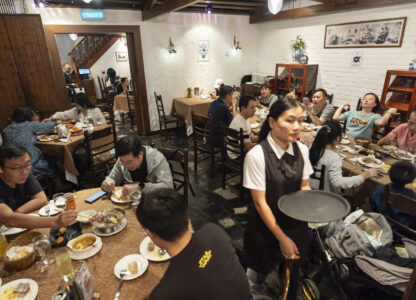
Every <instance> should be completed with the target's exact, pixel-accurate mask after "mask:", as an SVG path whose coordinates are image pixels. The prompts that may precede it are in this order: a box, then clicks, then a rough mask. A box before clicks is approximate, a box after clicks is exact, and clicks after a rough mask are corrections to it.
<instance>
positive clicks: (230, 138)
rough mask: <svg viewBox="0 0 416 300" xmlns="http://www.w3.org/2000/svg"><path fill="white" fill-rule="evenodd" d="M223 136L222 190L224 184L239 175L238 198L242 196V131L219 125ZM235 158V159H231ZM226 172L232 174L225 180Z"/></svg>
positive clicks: (243, 154) (243, 152)
mask: <svg viewBox="0 0 416 300" xmlns="http://www.w3.org/2000/svg"><path fill="white" fill-rule="evenodd" d="M221 129H222V136H223V147H222V188H223V189H225V182H226V181H227V180H228V179H231V178H233V177H235V176H237V175H240V196H241V197H242V196H243V191H244V188H243V166H244V157H245V151H244V136H243V129H241V128H240V131H237V130H234V129H232V128H229V127H227V126H224V125H221ZM230 154H231V156H232V157H236V158H232V157H231V156H230ZM227 171H230V173H232V174H234V175H233V176H230V177H229V178H226V173H227Z"/></svg>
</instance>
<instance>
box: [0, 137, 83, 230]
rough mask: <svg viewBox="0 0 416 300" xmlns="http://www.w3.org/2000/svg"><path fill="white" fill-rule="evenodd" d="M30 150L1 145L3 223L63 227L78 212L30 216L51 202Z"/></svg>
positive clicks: (0, 219) (0, 206)
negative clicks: (33, 168)
mask: <svg viewBox="0 0 416 300" xmlns="http://www.w3.org/2000/svg"><path fill="white" fill-rule="evenodd" d="M31 168H32V164H31V162H30V155H29V152H28V151H27V150H26V149H25V148H23V147H21V146H18V145H14V144H8V145H4V146H2V147H0V224H3V225H5V226H7V227H21V228H43V227H62V226H68V225H71V224H73V223H74V222H75V220H76V217H77V213H76V212H75V211H64V212H62V213H61V214H59V215H58V216H54V217H47V218H46V217H39V216H31V215H28V214H29V213H31V212H34V211H36V210H38V209H40V208H42V207H43V206H45V205H47V204H48V200H47V198H46V195H45V192H44V191H43V190H42V187H41V186H40V184H39V182H38V181H37V180H36V179H35V177H34V176H33V174H32V172H31Z"/></svg>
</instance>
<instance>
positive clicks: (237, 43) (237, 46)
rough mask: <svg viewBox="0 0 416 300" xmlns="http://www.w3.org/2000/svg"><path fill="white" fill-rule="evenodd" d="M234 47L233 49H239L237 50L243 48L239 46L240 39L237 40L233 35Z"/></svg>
mask: <svg viewBox="0 0 416 300" xmlns="http://www.w3.org/2000/svg"><path fill="white" fill-rule="evenodd" d="M234 49H235V50H237V51H239V50H242V49H243V48H241V46H240V41H237V39H236V38H235V36H234Z"/></svg>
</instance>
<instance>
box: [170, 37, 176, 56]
mask: <svg viewBox="0 0 416 300" xmlns="http://www.w3.org/2000/svg"><path fill="white" fill-rule="evenodd" d="M168 50H169V53H170V54H175V53H176V49H175V45H174V44H173V43H172V38H171V37H169V48H168Z"/></svg>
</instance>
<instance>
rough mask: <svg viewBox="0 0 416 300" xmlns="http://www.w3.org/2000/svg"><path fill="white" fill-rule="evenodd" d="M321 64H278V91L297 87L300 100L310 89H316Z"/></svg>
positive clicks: (276, 75) (276, 76) (281, 91)
mask: <svg viewBox="0 0 416 300" xmlns="http://www.w3.org/2000/svg"><path fill="white" fill-rule="evenodd" d="M318 66H319V65H304V64H276V74H275V78H276V79H277V83H276V91H277V93H284V92H287V91H289V89H290V88H296V91H297V92H298V93H299V94H300V100H302V98H303V97H305V95H307V94H308V93H309V92H310V91H313V90H315V89H316V79H317V76H318Z"/></svg>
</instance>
